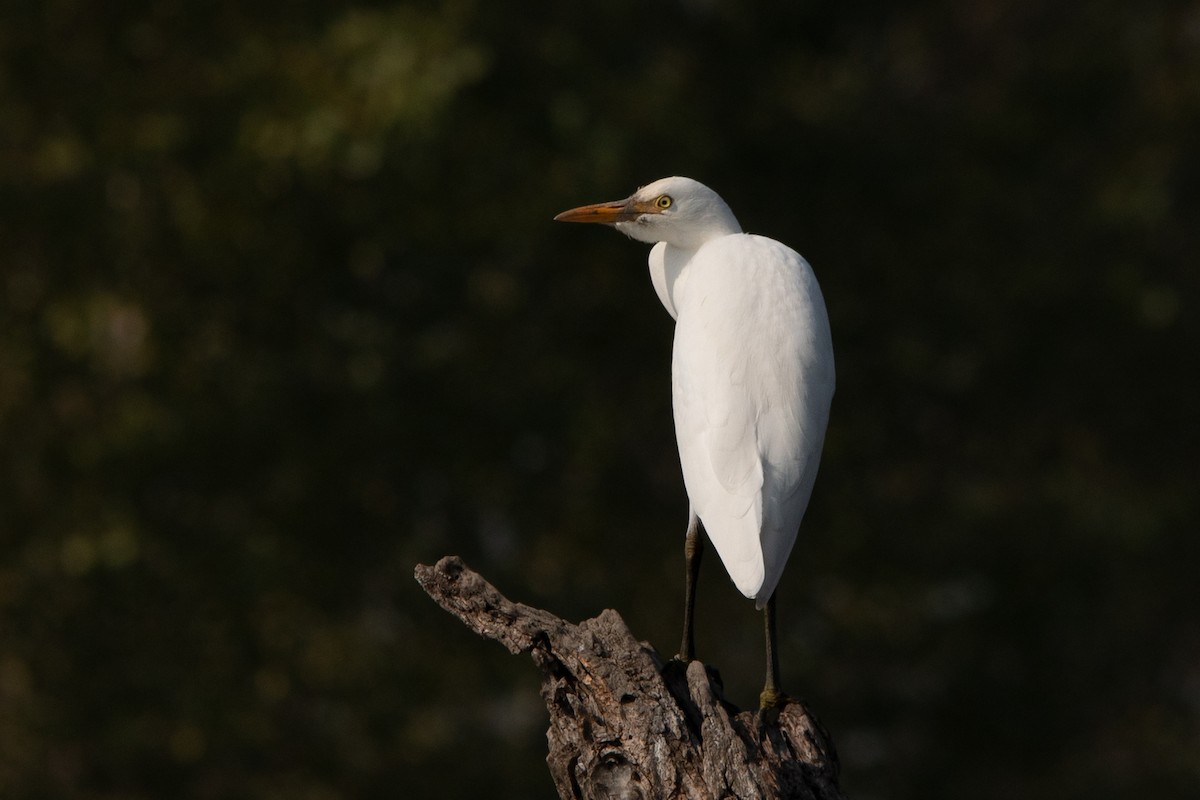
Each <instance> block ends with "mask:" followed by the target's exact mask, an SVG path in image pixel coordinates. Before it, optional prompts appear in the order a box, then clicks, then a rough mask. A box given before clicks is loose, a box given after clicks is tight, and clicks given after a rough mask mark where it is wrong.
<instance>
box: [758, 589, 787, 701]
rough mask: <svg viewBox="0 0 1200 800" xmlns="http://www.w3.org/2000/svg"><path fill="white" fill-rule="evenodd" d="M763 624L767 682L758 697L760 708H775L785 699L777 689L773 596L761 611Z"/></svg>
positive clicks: (777, 651) (776, 642) (776, 649)
mask: <svg viewBox="0 0 1200 800" xmlns="http://www.w3.org/2000/svg"><path fill="white" fill-rule="evenodd" d="M763 623H764V627H765V628H766V634H767V682H766V684H765V685H764V686H763V690H762V694H760V695H759V696H758V705H759V707H760V708H775V707H776V706H779V705H782V704H783V702H784V700H785V697H784V694H783V691H782V690H780V688H779V642H778V638H777V637H776V635H775V595H771V599H770V600H768V601H767V607H766V608H765V609H763Z"/></svg>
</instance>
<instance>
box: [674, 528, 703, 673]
mask: <svg viewBox="0 0 1200 800" xmlns="http://www.w3.org/2000/svg"><path fill="white" fill-rule="evenodd" d="M703 555H704V532H703V530H702V529H701V526H700V518H699V517H697V516H696V515H695V514H692V518H691V520H690V521H689V522H688V529H687V538H686V539H685V540H684V544H683V562H684V568H685V569H686V573H685V575H684V579H683V591H684V595H683V642H682V643H681V644H680V645H679V656H678V658H679V660H680V661H683V662H685V663H686V662H688V661H691V660H692V658H693V657H694V655H695V652H696V638H695V636H694V635H693V632H692V628H693V626H692V618H693V617H694V616H695V611H696V578H697V576H699V575H700V558H701V557H702V556H703Z"/></svg>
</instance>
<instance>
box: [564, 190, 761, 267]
mask: <svg viewBox="0 0 1200 800" xmlns="http://www.w3.org/2000/svg"><path fill="white" fill-rule="evenodd" d="M555 219H556V220H560V221H562V222H599V223H602V224H605V225H612V226H613V227H614V228H616V229H617V230H619V231H620V232H621V233H623V234H625V235H626V236H629V237H631V238H633V239H637V240H638V241H641V242H666V243H667V244H670V245H675V246H677V247H683V248H687V249H694V248H697V247H699V246H700V245H702V244H704V243H705V242H706V241H708V240H709V239H713V238H716V237H717V236H727V235H729V234H731V233H741V231H742V227H741V226H740V225H738V221H737V218H736V217H734V216H733V212H732V211H730V210H729V206H727V205H725V201H724V200H722V199H721V196H720V195H718V194H717V193H716V192H714V191H713V190H712V189H710V188H708V187H707V186H705V185H704V184H703V183H700V182H699V181H694V180H692V179H691V178H680V177H674V178H661V179H659V180H657V181H655V182H654V183H651V184H650V185H648V186H643V187H642V188H640V189H638V190H637V191H636V192H634V193H633V194H632V195H630V196H629V197H627V198H625V199H624V200H617V201H615V202H611V203H596V204H594V205H590V206H580V207H579V208H572V209H571V210H570V211H564V212H563V213H561V214H559V215H558V216H557V217H555Z"/></svg>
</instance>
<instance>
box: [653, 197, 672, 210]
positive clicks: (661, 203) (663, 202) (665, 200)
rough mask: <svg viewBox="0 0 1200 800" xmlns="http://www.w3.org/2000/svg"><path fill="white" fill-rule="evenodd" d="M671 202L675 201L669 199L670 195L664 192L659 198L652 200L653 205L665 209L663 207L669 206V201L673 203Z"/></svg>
mask: <svg viewBox="0 0 1200 800" xmlns="http://www.w3.org/2000/svg"><path fill="white" fill-rule="evenodd" d="M673 202H675V201H674V200H672V199H671V195H669V194H664V195H660V196H659V198H658V199H657V200H655V201H654V205H656V206H658V207H659V208H661V209H664V210H665V209H668V208H670V207H671V203H673Z"/></svg>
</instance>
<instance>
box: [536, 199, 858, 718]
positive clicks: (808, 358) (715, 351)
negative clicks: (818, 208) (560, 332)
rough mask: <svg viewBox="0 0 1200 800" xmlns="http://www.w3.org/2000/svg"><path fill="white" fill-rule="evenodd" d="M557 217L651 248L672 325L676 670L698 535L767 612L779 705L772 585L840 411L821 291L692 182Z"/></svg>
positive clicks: (772, 686)
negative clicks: (682, 502)
mask: <svg viewBox="0 0 1200 800" xmlns="http://www.w3.org/2000/svg"><path fill="white" fill-rule="evenodd" d="M555 219H556V220H561V221H564V222H598V223H602V224H607V225H611V226H613V227H615V228H616V229H617V230H618V231H620V232H621V233H624V234H625V235H627V236H629V237H631V238H634V239H637V240H638V241H642V242H648V243H654V247H653V249H651V251H650V280H651V282H652V283H653V284H654V290H655V291H656V292H657V293H658V298H659V300H661V301H662V304H663V306H664V307H665V308H666V309H667V313H669V314H670V315H671V316H672V317H674V318H675V343H674V349H673V354H672V359H671V385H672V401H673V406H674V412H675V436H676V439H677V441H678V443H679V460H680V464H681V466H682V468H683V482H684V486H685V487H686V489H687V495H688V499H689V501H690V503H691V508H690V512H689V521H688V527H687V534H686V539H685V546H684V552H685V562H686V569H685V596H684V626H683V642H682V644H681V646H680V651H679V658H680V659H682V660H684V661H685V662H686V661H689V660H691V658H692V657H693V653H694V650H695V648H694V637H693V633H692V620H693V609H694V604H695V592H696V576H697V573H698V571H699V567H700V558H701V555H702V553H703V546H704V542H703V537H702V534H701V530H700V529H701V528H703V531H704V532H706V533H707V535H708V538H709V539H710V540H711V541H712V543H713V545H714V546H715V547H716V549H717V553H718V555H720V557H721V561H722V563H724V565H725V569H726V570H727V571H728V572H729V575H730V577H731V578H732V579H733V582H734V584H735V585H736V586H737V588H738V589H739V590H741V592H742V594H744V595H746V596H747V597H749V598H752V599H753V600H755V603H756V606H757V607H758V608H759V609H765V613H764V619H765V629H766V640H767V645H766V647H767V677H766V683H765V686H764V687H763V691H762V695H761V696H760V704H761V705H762V707H763V708H768V707H772V706H775V705H778V704H780V703H781V702H784V701H785V697H784V695H783V693H782V691H781V690H780V684H779V658H778V648H777V643H776V637H775V587H776V586H777V584H778V583H779V577H780V575H781V574H782V572H783V567H784V563H785V562H786V561H787V558H788V555H789V554H790V553H791V550H792V545H793V544H794V543H795V541H796V534H797V532H798V529H799V527H800V521H801V519H802V518H803V517H804V511H805V509H806V508H807V506H808V501H809V497H810V496H811V494H812V489H813V482H814V481H815V480H816V477H817V464H818V462H819V461H820V457H821V447H822V444H823V443H824V440H825V427H826V424H827V423H828V421H829V406H830V402H831V401H832V399H833V387H834V368H833V345H832V338H831V335H830V332H829V318H828V314H827V312H826V310H825V302H824V300H823V299H822V297H821V289H820V287H819V286H818V285H817V279H816V277H815V276H814V275H813V272H812V269H811V267H809V265H808V262H806V261H805V260H804V259H803V258H802V257H801V256H800V254H799V253H797V252H796V251H795V250H792V249H791V248H790V247H787V246H786V245H783V244H781V243H779V242H777V241H775V240H773V239H768V238H766V237H763V236H756V235H753V234H747V233H743V232H742V228H741V226H740V225H739V224H738V221H737V219H736V218H735V217H734V215H733V212H732V211H730V210H729V206H727V205H726V204H725V201H723V200H722V199H721V198H720V196H719V195H717V193H716V192H714V191H713V190H712V189H709V188H708V187H707V186H705V185H703V184H701V183H699V182H697V181H694V180H692V179H691V178H681V177H674V178H663V179H661V180H658V181H655V182H654V183H652V184H650V185H649V186H645V187H643V188H641V189H639V190H638V191H636V192H634V193H633V194H632V195H631V196H630V197H628V198H626V199H624V200H618V201H616V202H610V203H597V204H595V205H587V206H581V207H579V208H573V209H571V210H569V211H564V212H563V213H561V214H559V215H558V216H556V217H555Z"/></svg>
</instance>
